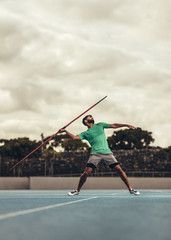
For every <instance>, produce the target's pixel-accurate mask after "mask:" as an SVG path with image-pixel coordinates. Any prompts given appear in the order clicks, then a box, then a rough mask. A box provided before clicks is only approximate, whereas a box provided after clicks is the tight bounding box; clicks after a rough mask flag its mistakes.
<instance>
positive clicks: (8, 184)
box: [0, 177, 171, 190]
mask: <svg viewBox="0 0 171 240" xmlns="http://www.w3.org/2000/svg"><path fill="white" fill-rule="evenodd" d="M129 181H130V183H131V185H132V186H133V187H134V188H137V189H171V178H137V177H136V178H135V177H132V178H131V177H130V178H129ZM78 182H79V177H71V178H68V177H30V178H27V177H0V190H15V189H16V190H17V189H30V190H60V189H75V188H76V187H77V185H78ZM83 189H126V187H125V184H124V183H123V182H122V181H121V179H120V178H118V177H89V178H88V179H87V182H86V183H85V185H84V186H83Z"/></svg>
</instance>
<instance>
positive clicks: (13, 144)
mask: <svg viewBox="0 0 171 240" xmlns="http://www.w3.org/2000/svg"><path fill="white" fill-rule="evenodd" d="M39 145H40V142H36V141H31V140H29V138H26V137H25V138H18V139H10V140H5V141H4V145H2V146H0V154H1V155H2V156H7V157H12V158H14V159H18V160H19V159H20V160H21V159H22V158H24V157H25V156H26V155H27V154H29V153H30V152H31V151H33V150H34V149H35V148H36V147H38V146H39ZM40 154H41V151H40V149H39V150H38V151H36V152H35V153H34V156H36V157H40Z"/></svg>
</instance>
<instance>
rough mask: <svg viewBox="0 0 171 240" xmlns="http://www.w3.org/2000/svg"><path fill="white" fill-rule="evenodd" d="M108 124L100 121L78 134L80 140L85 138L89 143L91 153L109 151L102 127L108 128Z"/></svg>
mask: <svg viewBox="0 0 171 240" xmlns="http://www.w3.org/2000/svg"><path fill="white" fill-rule="evenodd" d="M109 126H110V124H108V123H104V122H100V123H97V124H94V125H93V127H91V128H89V129H88V130H87V131H85V132H82V133H80V134H78V136H79V137H80V138H81V140H83V139H86V140H87V141H88V142H89V143H90V145H91V153H103V154H106V153H111V150H110V148H109V145H108V142H107V139H106V135H105V132H104V128H109Z"/></svg>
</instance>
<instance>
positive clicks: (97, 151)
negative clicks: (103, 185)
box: [59, 115, 140, 196]
mask: <svg viewBox="0 0 171 240" xmlns="http://www.w3.org/2000/svg"><path fill="white" fill-rule="evenodd" d="M83 124H84V125H85V126H87V127H88V130H87V131H85V132H82V133H80V134H78V135H77V136H75V135H73V134H72V133H70V132H68V131H67V130H65V129H60V130H59V132H60V133H63V132H65V133H66V134H68V136H70V137H71V138H72V139H73V140H83V139H86V140H87V141H88V142H89V143H90V145H91V153H90V158H89V160H88V162H87V166H86V168H85V171H84V173H83V174H82V175H81V177H80V181H79V184H78V188H77V190H74V191H72V192H69V193H68V195H69V196H74V195H78V194H79V192H80V190H81V188H82V186H83V184H84V183H85V181H86V179H87V177H88V175H90V173H91V172H92V170H93V169H95V168H96V167H97V165H98V164H99V162H100V161H102V160H103V161H105V163H106V164H107V165H108V166H109V167H110V168H111V169H115V170H116V171H117V173H118V174H119V176H120V177H121V179H122V180H123V182H124V183H125V185H126V186H127V188H128V190H129V192H130V193H131V194H134V195H139V194H140V193H139V192H138V191H137V190H134V189H133V188H132V187H131V185H130V183H129V181H128V178H127V176H126V174H125V172H124V171H123V170H122V168H121V167H120V165H119V163H118V161H117V160H116V159H115V157H114V155H113V153H112V152H111V150H110V148H109V146H108V142H107V140H106V136H105V133H104V128H120V127H128V128H135V127H133V126H131V125H128V124H118V123H114V124H107V123H103V122H100V123H97V124H94V119H93V117H92V116H91V115H87V116H86V117H84V118H83Z"/></svg>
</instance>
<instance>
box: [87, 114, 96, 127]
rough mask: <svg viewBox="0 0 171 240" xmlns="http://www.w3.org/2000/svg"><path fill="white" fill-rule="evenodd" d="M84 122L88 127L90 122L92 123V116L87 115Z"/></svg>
mask: <svg viewBox="0 0 171 240" xmlns="http://www.w3.org/2000/svg"><path fill="white" fill-rule="evenodd" d="M85 123H86V125H87V126H88V127H89V126H90V125H91V124H92V123H93V124H94V118H93V117H92V116H88V117H87V118H86V120H85Z"/></svg>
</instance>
